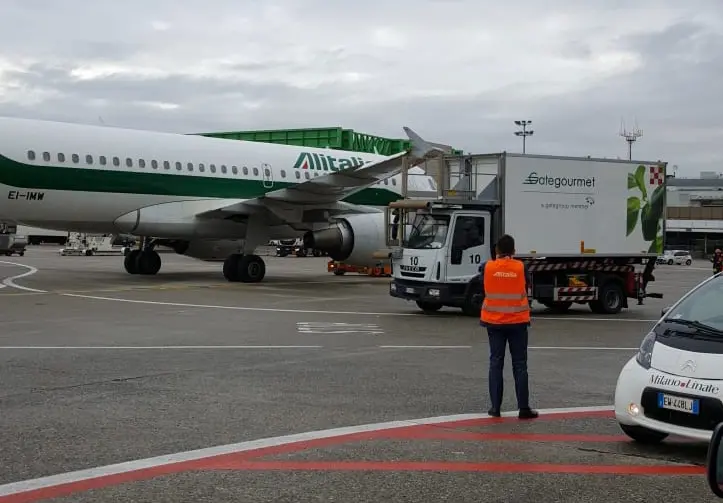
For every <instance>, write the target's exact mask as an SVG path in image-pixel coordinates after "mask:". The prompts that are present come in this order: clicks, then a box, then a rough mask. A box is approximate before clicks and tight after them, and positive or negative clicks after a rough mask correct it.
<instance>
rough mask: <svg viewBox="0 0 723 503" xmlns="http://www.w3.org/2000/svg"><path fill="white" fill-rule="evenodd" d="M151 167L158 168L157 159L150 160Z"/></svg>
mask: <svg viewBox="0 0 723 503" xmlns="http://www.w3.org/2000/svg"><path fill="white" fill-rule="evenodd" d="M151 168H153V169H158V161H156V160H155V159H153V160H152V161H151Z"/></svg>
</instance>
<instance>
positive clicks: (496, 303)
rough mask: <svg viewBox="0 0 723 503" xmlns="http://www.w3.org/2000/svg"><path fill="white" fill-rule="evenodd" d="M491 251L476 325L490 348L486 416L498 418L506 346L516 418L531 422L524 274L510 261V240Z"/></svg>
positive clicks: (533, 415) (520, 266)
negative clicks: (493, 255) (484, 329)
mask: <svg viewBox="0 0 723 503" xmlns="http://www.w3.org/2000/svg"><path fill="white" fill-rule="evenodd" d="M495 250H496V258H495V259H494V260H490V261H488V262H485V263H484V264H483V265H482V266H481V267H480V273H482V277H483V285H484V287H483V288H484V302H483V303H482V310H481V312H480V325H482V326H484V327H487V334H488V336H489V344H490V367H489V393H490V400H491V402H492V407H490V409H489V411H488V414H489V415H490V416H494V417H499V416H500V415H501V413H500V409H501V407H502V392H503V373H502V370H503V368H504V363H505V346H506V345H507V344H509V345H510V356H511V357H512V374H513V376H514V378H515V391H516V394H517V407H518V409H519V413H518V417H519V418H520V419H534V418H536V417H537V416H538V412H537V411H536V410H533V409H531V408H530V404H529V394H530V392H529V386H528V378H527V339H528V333H527V328H528V327H529V325H530V303H529V300H528V297H527V285H528V284H529V281H528V277H527V271H526V270H525V265H524V264H523V263H522V262H521V261H519V260H516V259H514V258H512V256H513V255H514V254H515V240H514V239H513V238H512V236H509V235H507V234H505V235H504V236H502V237H501V238H500V239H499V241H498V242H497V246H496V248H495Z"/></svg>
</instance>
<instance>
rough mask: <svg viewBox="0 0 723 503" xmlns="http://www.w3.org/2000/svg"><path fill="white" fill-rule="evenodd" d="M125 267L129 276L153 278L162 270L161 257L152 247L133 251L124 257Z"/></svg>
mask: <svg viewBox="0 0 723 503" xmlns="http://www.w3.org/2000/svg"><path fill="white" fill-rule="evenodd" d="M123 267H125V269H126V272H127V273H128V274H141V275H143V276H153V275H155V274H158V271H160V270H161V256H160V255H158V252H157V251H156V250H154V249H153V247H152V246H151V247H146V248H144V249H141V250H131V251H130V252H128V253H127V254H126V256H125V257H123Z"/></svg>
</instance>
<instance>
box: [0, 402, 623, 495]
mask: <svg viewBox="0 0 723 503" xmlns="http://www.w3.org/2000/svg"><path fill="white" fill-rule="evenodd" d="M610 410H613V407H612V406H599V407H571V408H559V409H540V410H538V412H539V413H540V416H543V415H555V414H570V413H573V414H574V413H580V412H604V411H610ZM516 415H517V411H509V412H503V413H502V416H503V417H514V416H516ZM489 417H490V416H488V415H487V414H457V415H453V416H439V417H429V418H423V419H411V420H407V421H390V422H384V423H375V424H365V425H359V426H349V427H342V428H333V429H329V430H319V431H311V432H307V433H299V434H294V435H285V436H281V437H270V438H264V439H260V440H251V441H248V442H240V443H236V444H227V445H219V446H216V447H209V448H205V449H197V450H193V451H186V452H179V453H175V454H167V455H162V456H157V457H153V458H146V459H139V460H135V461H127V462H125V463H118V464H113V465H106V466H100V467H97V468H90V469H86V470H78V471H75V472H69V473H62V474H58V475H51V476H48V477H41V478H37V479H29V480H24V481H21V482H13V483H10V484H4V485H0V497H2V496H9V495H12V494H22V493H27V492H30V491H35V490H38V489H48V488H52V487H57V486H60V485H65V484H73V483H78V482H83V481H88V480H93V479H98V478H100V477H107V476H110V475H120V474H124V473H129V472H134V471H138V470H149V469H154V468H158V467H161V466H167V465H171V464H174V463H180V462H184V461H196V460H201V459H205V458H211V457H216V456H221V455H224V454H235V453H240V452H245V451H250V450H254V449H263V448H269V447H276V446H280V445H287V444H292V443H296V442H309V441H312V440H319V439H326V438H334V437H340V436H344V435H351V434H355V433H366V432H376V431H383V430H390V429H394V428H404V427H413V426H417V425H423V424H440V423H451V422H454V421H464V420H469V419H483V418H489Z"/></svg>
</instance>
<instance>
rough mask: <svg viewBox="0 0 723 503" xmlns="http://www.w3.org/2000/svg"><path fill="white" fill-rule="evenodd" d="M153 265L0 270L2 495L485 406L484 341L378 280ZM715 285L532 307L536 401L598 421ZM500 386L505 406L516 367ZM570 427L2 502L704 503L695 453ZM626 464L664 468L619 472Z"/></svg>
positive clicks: (299, 264) (42, 263)
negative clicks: (623, 377) (236, 280)
mask: <svg viewBox="0 0 723 503" xmlns="http://www.w3.org/2000/svg"><path fill="white" fill-rule="evenodd" d="M162 258H163V262H164V265H163V269H162V270H161V272H160V273H159V274H158V276H156V277H140V276H129V275H127V274H126V273H125V272H124V271H123V268H122V264H121V261H122V258H121V257H119V256H116V257H112V256H111V257H60V256H58V254H57V248H52V247H51V248H46V247H33V248H30V249H29V250H28V252H27V253H26V255H25V256H24V257H13V258H9V257H8V258H5V257H2V262H0V279H2V283H1V285H2V287H0V306H1V308H0V322H2V328H3V329H2V330H0V383H2V387H0V466H2V470H0V495H1V494H2V485H3V484H9V483H12V482H18V481H24V480H28V479H35V478H39V477H45V476H49V475H55V474H64V473H67V472H71V471H75V470H83V469H88V468H94V467H101V466H105V465H109V464H115V463H120V462H125V461H133V460H139V459H143V458H149V457H154V456H160V455H171V454H174V453H180V452H185V451H189V450H193V449H203V448H209V447H213V446H218V445H224V444H232V443H238V442H244V441H252V440H257V439H262V438H269V437H276V436H281V435H289V434H296V433H304V432H310V431H317V430H326V429H329V428H339V427H347V426H356V425H363V424H369V423H380V422H385V421H395V420H417V419H421V418H429V417H436V416H448V415H456V414H468V413H472V414H484V413H485V412H486V410H487V408H488V402H487V388H486V387H487V379H486V373H487V365H486V358H487V350H488V349H487V344H486V334H485V333H484V332H483V331H482V330H481V329H480V327H479V325H478V323H477V322H476V320H474V319H470V318H466V317H463V316H461V314H460V313H459V312H458V311H456V310H447V311H442V312H440V313H439V314H437V315H431V316H430V315H423V314H421V313H419V312H418V311H417V309H416V306H415V305H414V304H411V303H405V302H404V301H401V300H398V299H393V298H391V297H390V296H389V295H388V280H387V279H385V278H369V277H364V276H359V275H347V276H343V277H336V276H334V275H332V274H329V273H327V272H326V259H323V258H296V257H287V258H275V257H268V258H267V259H266V261H267V279H266V280H265V281H264V283H262V284H258V285H246V284H229V283H227V282H226V281H225V280H224V279H223V276H222V274H221V267H222V264H221V263H203V262H198V261H194V260H192V259H188V258H185V257H180V256H176V255H174V254H163V255H162ZM8 262H12V263H14V264H22V266H21V265H13V264H9V263H8ZM708 274H710V268H709V267H708V265H707V264H706V263H694V264H693V266H691V267H686V266H660V267H659V269H658V270H657V272H656V277H657V281H656V282H655V283H654V287H655V290H656V291H660V292H662V293H663V294H664V296H665V298H664V299H663V300H659V299H649V300H647V301H646V304H645V305H644V306H637V305H631V307H630V309H628V310H626V311H625V312H624V313H622V314H621V315H619V316H615V317H612V318H601V317H600V316H598V315H594V314H592V313H591V312H590V311H589V309H587V308H582V307H580V308H578V309H574V310H572V311H570V313H568V314H566V315H551V314H547V313H544V312H543V311H541V310H540V311H538V312H536V313H535V315H534V318H535V319H534V322H533V327H532V329H531V340H530V346H531V349H530V357H529V358H530V362H529V365H530V385H531V393H532V401H533V406H535V407H537V408H540V409H547V408H576V407H594V406H611V404H612V400H613V393H614V389H615V382H616V379H617V375H618V372H619V370H620V368H621V367H622V366H623V364H624V363H625V362H626V361H627V360H628V359H629V358H630V357H631V356H632V355H633V354H634V353H635V348H637V346H638V344H639V343H640V340H641V339H642V337H643V336H644V335H645V333H646V330H647V329H648V328H649V327H650V326H652V324H653V322H654V320H656V319H657V318H658V317H659V315H660V310H661V308H662V307H664V306H666V305H668V304H670V303H672V302H673V301H674V300H676V299H677V298H678V297H679V296H680V295H682V294H683V293H684V292H685V291H686V290H687V289H689V288H690V287H692V286H693V285H695V284H696V283H698V282H699V281H700V280H702V279H703V278H704V277H706V276H707V275H708ZM20 275H25V276H23V277H20V278H17V277H18V276H20ZM13 278H17V279H13ZM651 290H652V288H651ZM538 309H539V308H538ZM505 375H506V388H505V395H506V398H505V403H504V409H505V410H508V411H514V409H515V408H516V404H515V401H514V387H513V381H512V377H511V370H510V367H509V357H508V362H507V365H506V368H505ZM569 414H571V415H570V416H569V417H568V416H556V417H553V416H549V417H548V416H543V418H544V420H538V421H535V422H523V423H520V422H519V421H517V420H516V419H514V420H512V421H507V420H503V421H499V422H492V423H490V422H489V421H487V420H476V422H475V421H472V422H470V423H465V424H456V423H451V424H446V423H445V424H441V423H440V424H436V425H434V426H430V427H427V428H426V429H424V431H420V430H414V429H412V430H404V429H402V430H399V431H397V432H396V433H389V434H379V433H370V434H369V436H368V437H364V438H361V439H356V438H355V439H346V440H345V439H338V440H335V441H332V442H329V443H322V444H321V445H318V444H314V443H309V444H304V443H302V444H299V445H297V446H296V447H293V448H277V450H270V451H263V452H262V451H259V452H258V453H257V454H256V456H255V457H253V458H252V457H249V456H242V455H240V454H238V455H235V456H236V457H234V456H231V457H230V458H223V459H218V458H213V459H209V460H206V461H203V462H200V463H198V464H196V465H193V466H189V467H183V466H179V467H177V468H174V469H169V470H167V471H166V472H160V471H159V472H153V473H145V474H143V473H140V472H139V474H138V475H137V476H132V477H130V478H127V479H125V480H108V481H101V482H100V483H99V484H98V485H96V486H92V484H91V485H86V486H83V487H80V486H78V487H72V488H67V492H66V493H63V492H62V491H55V492H54V490H53V491H50V492H47V493H44V494H43V495H38V494H36V495H35V496H33V495H30V496H27V495H26V496H23V497H22V498H21V496H22V495H15V496H12V495H11V496H6V497H3V496H0V503H5V502H13V503H16V502H19V501H40V500H43V501H45V500H47V501H79V502H91V501H93V502H95V501H154V502H162V501H168V502H171V501H173V502H179V501H194V502H196V501H214V502H222V501H249V502H252V501H253V502H256V501H259V502H266V501H294V502H304V501H343V502H355V501H365V502H367V501H375V502H376V501H390V502H396V501H454V502H458V501H486V502H520V501H529V500H530V499H532V498H534V499H535V500H536V501H539V502H576V503H577V502H580V501H600V502H610V501H623V500H625V501H656V500H658V501H665V502H666V503H668V502H670V503H672V502H677V501H681V502H682V501H686V502H688V501H701V502H704V501H717V499H715V497H714V496H713V495H711V494H709V493H708V489H707V487H706V484H705V481H704V478H703V476H702V475H701V474H700V471H701V469H702V468H701V467H702V465H703V464H704V463H705V454H706V446H705V445H700V444H694V443H689V442H685V441H677V440H672V441H670V442H666V444H665V445H662V446H657V447H655V448H651V447H641V446H638V445H635V444H632V443H631V442H629V441H628V440H627V439H626V438H625V437H623V436H621V431H620V430H619V428H618V427H617V425H616V423H615V422H614V420H613V419H612V416H611V414H610V413H609V412H605V411H603V412H598V413H590V414H587V415H585V414H581V413H574V412H571V413H569ZM543 418H541V419H543ZM490 433H495V434H496V435H497V437H495V436H494V435H493V436H492V437H489V434H490ZM521 433H525V434H527V435H528V436H527V437H524V436H523V437H520V436H519V434H521ZM485 434H486V435H487V436H485ZM530 434H535V435H537V436H534V435H533V436H529V435H530ZM573 434H574V435H577V437H569V438H567V437H565V438H563V437H560V436H559V435H573ZM556 435H557V436H556ZM597 436H600V437H597ZM349 463H351V464H349ZM551 464H555V465H560V464H561V465H564V466H567V468H565V470H567V472H565V473H554V472H555V470H557V471H558V472H559V471H560V470H561V469H560V468H559V467H558V468H555V467H552V466H551ZM610 465H616V467H613V468H610ZM637 465H658V467H655V466H653V467H652V468H644V469H643V470H647V472H645V473H630V472H631V471H634V468H630V467H633V466H637ZM581 466H582V467H583V468H580V467H581ZM600 466H602V467H603V468H599V467H600ZM585 467H588V468H585ZM590 467H593V468H590ZM594 467H598V468H594ZM605 467H607V468H605ZM626 467H627V468H626ZM565 470H562V471H563V472H564V471H565ZM595 470H597V471H598V472H600V473H590V472H591V471H592V472H594V471H595ZM626 470H627V472H626ZM666 470H669V471H668V472H666ZM676 470H678V471H676ZM686 470H688V471H692V472H690V473H688V472H686V473H683V472H685V471H686ZM63 494H67V495H65V496H63ZM40 496H42V497H43V498H45V499H42V498H41V497H40ZM23 498H24V499H23Z"/></svg>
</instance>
